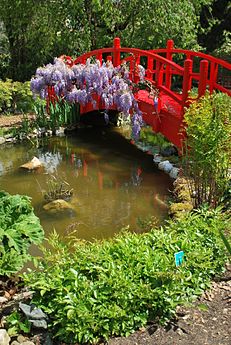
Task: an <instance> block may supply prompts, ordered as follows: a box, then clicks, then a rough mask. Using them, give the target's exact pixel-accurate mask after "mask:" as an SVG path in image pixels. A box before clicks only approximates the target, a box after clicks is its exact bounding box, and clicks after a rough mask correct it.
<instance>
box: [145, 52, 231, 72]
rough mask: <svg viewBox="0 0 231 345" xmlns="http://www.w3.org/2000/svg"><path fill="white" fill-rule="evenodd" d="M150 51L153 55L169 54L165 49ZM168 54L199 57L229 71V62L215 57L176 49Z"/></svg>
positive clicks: (230, 65) (230, 67)
mask: <svg viewBox="0 0 231 345" xmlns="http://www.w3.org/2000/svg"><path fill="white" fill-rule="evenodd" d="M150 51H151V52H152V53H154V54H167V53H168V52H169V50H168V49H167V48H160V49H151V50H150ZM170 52H171V54H185V55H186V56H187V58H189V57H190V56H195V57H200V58H202V59H206V60H208V61H210V62H214V63H216V64H219V65H221V66H222V67H224V68H227V69H229V70H231V64H230V63H229V62H227V61H225V60H222V59H219V58H217V57H215V56H212V55H208V54H205V53H202V52H196V51H193V50H187V49H178V48H173V49H171V50H170Z"/></svg>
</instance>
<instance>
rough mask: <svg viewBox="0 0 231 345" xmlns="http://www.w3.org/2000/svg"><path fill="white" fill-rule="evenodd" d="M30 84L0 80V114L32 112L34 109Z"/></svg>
mask: <svg viewBox="0 0 231 345" xmlns="http://www.w3.org/2000/svg"><path fill="white" fill-rule="evenodd" d="M34 102H35V101H34V99H33V97H32V92H31V90H30V82H25V83H21V82H18V81H15V82H13V81H12V80H11V79H6V81H2V80H0V112H5V113H8V112H11V113H15V112H30V111H32V110H33V107H34Z"/></svg>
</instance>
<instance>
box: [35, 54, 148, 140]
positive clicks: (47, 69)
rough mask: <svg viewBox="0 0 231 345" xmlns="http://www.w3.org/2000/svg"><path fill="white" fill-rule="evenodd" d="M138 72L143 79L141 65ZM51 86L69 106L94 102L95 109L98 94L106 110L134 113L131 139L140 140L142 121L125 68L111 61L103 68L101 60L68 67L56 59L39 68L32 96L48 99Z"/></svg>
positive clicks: (128, 114) (143, 71)
mask: <svg viewBox="0 0 231 345" xmlns="http://www.w3.org/2000/svg"><path fill="white" fill-rule="evenodd" d="M137 70H138V73H139V77H140V80H143V79H144V74H145V69H144V68H143V67H142V66H138V69H137ZM49 86H53V87H54V91H55V94H56V96H58V97H61V98H62V99H65V100H66V101H67V102H69V103H79V104H81V105H85V104H87V103H89V102H91V103H92V104H93V106H94V107H96V101H95V100H94V97H93V96H94V95H95V94H96V95H98V96H100V97H101V100H102V101H103V102H104V105H105V109H109V108H110V107H111V106H112V105H113V104H114V105H116V107H117V109H118V110H119V111H121V112H123V113H124V115H125V116H130V114H131V113H132V117H131V122H132V136H133V138H134V139H137V138H138V136H139V132H140V129H141V126H142V124H143V120H142V114H141V111H140V110H139V107H138V103H137V101H136V99H135V97H134V94H133V92H132V89H133V87H132V83H131V81H130V80H129V71H128V69H127V68H126V65H120V66H118V67H114V66H113V64H112V63H111V62H110V61H107V62H106V63H103V64H102V65H101V64H100V62H99V61H98V60H96V62H95V63H92V62H91V60H90V59H88V60H87V61H86V64H76V65H72V66H69V65H67V64H66V63H65V62H64V61H63V60H62V59H61V58H56V59H54V63H53V64H48V65H46V66H44V67H39V68H38V69H37V71H36V74H35V76H34V77H33V78H32V79H31V90H32V92H33V94H34V95H35V96H39V97H40V98H42V99H46V98H47V97H48V87H49Z"/></svg>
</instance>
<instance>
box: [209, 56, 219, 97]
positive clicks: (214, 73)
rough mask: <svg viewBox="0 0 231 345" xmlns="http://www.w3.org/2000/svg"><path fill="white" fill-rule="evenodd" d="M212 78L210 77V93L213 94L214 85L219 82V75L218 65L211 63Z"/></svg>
mask: <svg viewBox="0 0 231 345" xmlns="http://www.w3.org/2000/svg"><path fill="white" fill-rule="evenodd" d="M209 74H210V77H209V92H210V93H212V92H213V90H214V84H215V83H216V81H217V74H218V64H217V63H215V62H211V65H210V73H209Z"/></svg>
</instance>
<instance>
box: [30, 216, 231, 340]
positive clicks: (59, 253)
mask: <svg viewBox="0 0 231 345" xmlns="http://www.w3.org/2000/svg"><path fill="white" fill-rule="evenodd" d="M226 226H227V219H226V218H225V216H224V215H222V214H221V213H220V212H219V211H217V210H215V211H208V210H201V211H197V212H195V213H194V214H190V215H188V216H187V217H186V218H185V219H184V220H179V221H178V222H169V223H168V224H167V225H166V226H164V227H162V228H160V229H157V228H156V229H152V230H151V231H150V232H149V233H145V234H141V235H138V234H133V233H127V232H125V233H122V234H120V235H118V236H117V237H115V238H114V239H112V240H107V241H102V242H94V243H87V242H84V241H81V240H76V239H75V240H72V241H70V242H69V243H62V242H60V239H59V237H58V235H57V234H55V233H54V234H53V236H51V237H50V240H49V249H43V254H44V257H43V259H41V260H40V266H39V268H40V271H36V272H30V273H27V274H26V275H24V280H25V283H26V284H27V285H29V286H30V287H31V288H32V289H33V290H34V291H35V295H34V302H35V303H36V304H37V306H39V307H41V308H42V309H43V310H44V311H45V312H46V313H47V314H48V315H49V317H50V320H51V329H52V331H54V332H55V336H56V337H57V338H59V339H60V340H61V341H64V342H66V343H68V344H69V343H70V344H73V343H76V342H78V343H87V342H90V343H95V342H97V341H98V340H99V339H108V338H109V337H110V336H113V335H123V336H127V335H129V334H130V333H132V332H133V331H134V330H136V329H138V328H140V327H142V326H144V325H145V324H146V323H147V322H148V321H149V320H155V321H158V320H159V321H162V322H163V321H165V320H166V319H168V318H170V317H171V316H172V315H173V314H174V311H175V308H176V306H177V305H179V304H181V303H184V302H187V301H190V300H192V299H193V298H195V297H196V296H198V295H200V294H201V293H202V292H203V290H204V289H206V288H207V287H208V286H209V283H210V279H211V277H212V276H214V275H215V274H218V273H220V272H222V271H223V267H224V263H225V260H226V256H225V249H224V245H223V243H222V240H221V238H220V236H219V231H218V230H221V231H223V230H224V229H225V228H226ZM181 250H183V251H184V253H185V259H184V262H183V264H182V265H181V266H178V267H176V266H175V263H174V253H176V252H178V251H181Z"/></svg>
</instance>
